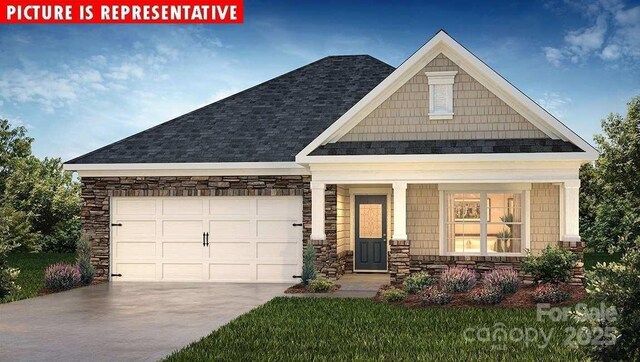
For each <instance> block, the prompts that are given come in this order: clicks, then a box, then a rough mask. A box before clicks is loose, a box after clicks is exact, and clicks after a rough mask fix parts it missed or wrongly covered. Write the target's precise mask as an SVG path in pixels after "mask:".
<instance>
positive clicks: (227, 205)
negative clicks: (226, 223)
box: [209, 196, 254, 216]
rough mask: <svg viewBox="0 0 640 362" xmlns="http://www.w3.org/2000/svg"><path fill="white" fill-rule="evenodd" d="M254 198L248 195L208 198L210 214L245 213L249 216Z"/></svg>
mask: <svg viewBox="0 0 640 362" xmlns="http://www.w3.org/2000/svg"><path fill="white" fill-rule="evenodd" d="M253 202H254V200H253V199H252V198H248V197H234V196H230V197H218V198H213V199H210V200H209V210H210V211H209V212H210V214H211V215H245V216H249V215H250V214H251V210H252V203H253Z"/></svg>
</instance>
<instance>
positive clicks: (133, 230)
mask: <svg viewBox="0 0 640 362" xmlns="http://www.w3.org/2000/svg"><path fill="white" fill-rule="evenodd" d="M120 224H122V225H121V226H116V227H115V228H114V229H113V230H114V234H115V236H116V237H117V239H118V240H119V241H132V242H136V241H151V240H155V238H156V221H155V220H127V221H123V222H120Z"/></svg>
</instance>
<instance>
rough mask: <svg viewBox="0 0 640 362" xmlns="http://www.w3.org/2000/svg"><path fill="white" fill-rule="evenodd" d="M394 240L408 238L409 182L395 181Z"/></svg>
mask: <svg viewBox="0 0 640 362" xmlns="http://www.w3.org/2000/svg"><path fill="white" fill-rule="evenodd" d="M392 239H393V240H407V183H406V182H404V181H397V182H394V183H393V237H392Z"/></svg>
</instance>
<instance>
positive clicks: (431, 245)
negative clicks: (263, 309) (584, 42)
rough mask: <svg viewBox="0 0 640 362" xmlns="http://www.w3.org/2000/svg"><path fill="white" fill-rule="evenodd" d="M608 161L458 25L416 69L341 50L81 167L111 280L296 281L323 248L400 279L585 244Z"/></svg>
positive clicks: (338, 263)
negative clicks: (467, 44)
mask: <svg viewBox="0 0 640 362" xmlns="http://www.w3.org/2000/svg"><path fill="white" fill-rule="evenodd" d="M596 156H597V151H596V150H595V149H594V148H593V147H592V146H590V145H589V144H588V143H587V142H586V141H584V140H583V139H581V138H580V137H579V136H578V135H576V134H575V133H574V132H572V131H571V130H570V129H568V128H567V127H566V126H565V125H564V124H562V123H561V122H560V121H558V120H557V119H556V118H554V117H553V116H552V115H550V114H549V113H548V112H546V111H545V110H544V109H542V108H541V107H540V106H539V105H538V104H536V103H535V102H533V101H532V100H531V99H530V98H528V97H527V96H526V95H524V94H523V93H522V92H521V91H519V90H518V89H517V88H515V87H514V86H513V85H512V84H510V83H509V82H508V81H507V80H505V79H504V78H502V77H501V76H500V75H499V74H497V73H496V72H495V71H494V70H492V69H491V68H490V67H489V66H487V65H486V64H485V63H483V62H482V61H481V60H480V59H478V58H477V57H476V56H475V55H473V54H472V53H471V52H469V51H468V50H467V49H465V48H464V47H463V46H462V45H460V44H459V43H458V42H456V41H455V40H454V39H453V38H451V37H450V36H449V35H447V33H445V32H444V31H440V32H438V33H437V34H436V35H435V36H434V37H433V38H431V39H430V40H429V41H428V42H427V43H426V44H425V45H423V46H422V47H421V48H420V49H419V50H418V51H416V52H415V53H414V54H413V55H411V57H409V58H408V59H407V60H406V61H405V62H404V63H402V64H401V65H400V66H399V67H398V68H393V67H392V66H389V65H387V64H385V63H383V62H381V61H379V60H377V59H375V58H373V57H371V56H366V55H357V56H332V57H327V58H323V59H320V60H318V61H316V62H313V63H311V64H309V65H306V66H304V67H302V68H299V69H296V70H294V71H291V72H289V73H286V74H284V75H282V76H279V77H277V78H274V79H272V80H270V81H267V82H265V83H262V84H259V85H257V86H255V87H252V88H249V89H247V90H245V91H242V92H240V93H237V94H235V95H232V96H230V97H228V98H225V99H223V100H220V101H218V102H215V103H213V104H210V105H208V106H205V107H202V108H200V109H197V110H195V111H193V112H190V113H188V114H185V115H183V116H180V117H178V118H176V119H173V120H170V121H168V122H166V123H162V124H160V125H158V126H155V127H153V128H151V129H148V130H146V131H143V132H141V133H138V134H136V135H133V136H131V137H128V138H125V139H123V140H121V141H118V142H116V143H113V144H111V145H108V146H105V147H103V148H100V149H98V150H95V151H93V152H90V153H88V154H86V155H84V156H81V157H78V158H76V159H74V160H71V161H69V162H67V163H66V164H65V168H66V169H67V170H73V171H77V173H78V175H79V177H80V179H81V181H82V200H83V206H82V224H83V230H84V232H85V233H86V234H87V235H88V236H89V238H90V239H91V241H92V243H93V244H92V245H93V253H94V258H93V261H94V263H95V265H96V268H97V272H98V277H99V278H102V279H103V280H104V279H110V280H114V281H115V280H130V281H138V280H139V281H143V280H155V281H161V280H162V281H166V280H172V281H220V282H291V281H293V280H294V279H293V276H294V275H298V274H300V271H301V264H302V250H303V245H304V244H305V243H307V242H311V243H313V245H314V246H315V250H316V267H317V269H318V271H319V272H321V273H322V274H324V275H327V276H328V277H331V278H339V277H340V276H341V275H343V273H348V272H388V273H390V275H391V280H392V281H393V282H394V283H400V282H402V280H403V279H404V278H405V277H406V276H407V275H408V274H409V273H410V272H415V271H419V270H431V271H438V270H439V269H442V268H444V267H446V266H447V265H465V266H467V267H471V268H476V269H478V270H487V269H492V268H496V267H504V266H510V265H511V266H515V267H517V266H518V264H519V261H520V260H521V258H522V257H523V255H524V253H525V250H527V249H531V250H533V251H534V252H539V251H540V250H541V249H543V248H544V247H546V246H547V245H561V246H563V247H566V248H570V249H572V250H574V251H576V252H580V249H581V245H582V243H581V242H580V235H579V229H578V191H579V187H580V181H579V178H578V170H579V167H580V165H581V164H583V163H585V162H589V161H592V160H594V159H595V158H596ZM574 274H575V275H574V282H579V281H580V277H581V276H582V270H581V268H580V266H579V267H578V268H576V270H575V271H574Z"/></svg>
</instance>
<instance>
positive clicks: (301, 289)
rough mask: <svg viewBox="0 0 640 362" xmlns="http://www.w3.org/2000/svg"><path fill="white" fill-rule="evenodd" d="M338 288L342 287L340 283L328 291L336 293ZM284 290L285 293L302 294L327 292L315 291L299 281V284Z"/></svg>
mask: <svg viewBox="0 0 640 362" xmlns="http://www.w3.org/2000/svg"><path fill="white" fill-rule="evenodd" d="M338 289H340V284H336V285H334V286H333V288H331V290H330V291H328V292H327V293H334V292H335V291H336V290H338ZM284 292H285V294H302V293H311V294H326V293H313V292H312V291H310V290H309V289H307V287H305V286H304V285H302V283H298V284H296V285H294V286H292V287H289V288H287V290H285V291H284Z"/></svg>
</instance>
